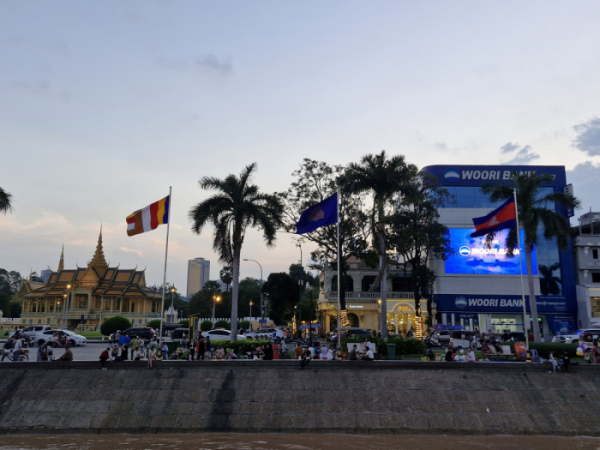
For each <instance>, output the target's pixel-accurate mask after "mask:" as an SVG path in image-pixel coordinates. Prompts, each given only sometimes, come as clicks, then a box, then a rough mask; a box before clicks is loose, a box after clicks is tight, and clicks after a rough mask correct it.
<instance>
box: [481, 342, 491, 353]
mask: <svg viewBox="0 0 600 450" xmlns="http://www.w3.org/2000/svg"><path fill="white" fill-rule="evenodd" d="M481 353H483V354H484V355H491V354H493V352H492V349H490V347H489V345H487V342H483V343H482V344H481Z"/></svg>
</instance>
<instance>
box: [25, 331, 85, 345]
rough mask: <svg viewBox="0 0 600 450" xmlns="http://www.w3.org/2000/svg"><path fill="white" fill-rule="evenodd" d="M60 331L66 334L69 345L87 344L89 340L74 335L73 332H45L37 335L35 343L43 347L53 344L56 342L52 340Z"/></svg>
mask: <svg viewBox="0 0 600 450" xmlns="http://www.w3.org/2000/svg"><path fill="white" fill-rule="evenodd" d="M58 331H62V332H63V333H65V334H66V335H67V336H68V338H69V343H70V344H71V345H72V346H75V345H85V344H87V339H86V338H85V337H83V336H81V335H80V334H77V333H73V332H72V331H67V330H45V331H40V332H38V334H36V335H35V336H34V343H35V345H42V344H46V343H48V342H52V341H53V340H54V339H52V337H53V336H54V333H56V332H58Z"/></svg>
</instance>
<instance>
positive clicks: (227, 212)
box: [189, 163, 283, 341]
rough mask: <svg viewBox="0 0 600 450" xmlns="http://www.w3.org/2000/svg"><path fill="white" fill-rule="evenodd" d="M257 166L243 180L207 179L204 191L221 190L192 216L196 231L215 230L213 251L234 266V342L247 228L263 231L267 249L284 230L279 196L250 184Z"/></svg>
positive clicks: (203, 182)
mask: <svg viewBox="0 0 600 450" xmlns="http://www.w3.org/2000/svg"><path fill="white" fill-rule="evenodd" d="M255 169H256V163H252V164H250V165H249V166H246V167H245V168H244V170H242V173H241V174H240V176H239V177H237V176H235V175H231V174H230V175H228V176H227V177H226V178H224V179H219V178H215V177H203V178H202V179H201V180H200V182H199V184H200V187H201V188H202V189H211V190H216V191H218V192H217V193H216V194H215V195H213V196H212V197H210V198H207V199H206V200H204V201H202V202H200V203H198V204H197V205H196V206H194V207H193V208H192V209H191V210H190V213H189V217H190V219H192V221H193V222H194V225H193V226H192V231H193V232H194V233H196V234H200V232H201V231H202V228H203V227H204V225H206V224H207V223H209V222H210V223H212V225H213V226H214V227H215V235H214V240H213V249H214V250H215V251H216V252H217V253H218V254H219V259H220V260H221V261H222V262H223V263H225V264H227V265H230V264H231V265H233V280H232V298H231V330H232V337H231V339H232V340H234V341H235V340H236V330H237V319H238V294H239V280H240V255H241V251H242V244H243V243H244V237H245V235H246V229H247V228H248V227H251V228H254V227H256V228H259V229H260V230H262V232H263V237H264V240H265V243H266V244H267V247H272V246H273V244H274V242H275V233H276V231H277V228H279V227H282V226H283V223H282V220H281V219H282V215H283V205H282V203H281V201H280V200H279V198H278V197H276V196H275V195H270V194H262V193H260V192H259V190H258V187H257V186H255V185H253V184H250V178H251V176H252V173H253V172H254V171H255Z"/></svg>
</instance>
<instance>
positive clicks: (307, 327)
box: [300, 324, 321, 330]
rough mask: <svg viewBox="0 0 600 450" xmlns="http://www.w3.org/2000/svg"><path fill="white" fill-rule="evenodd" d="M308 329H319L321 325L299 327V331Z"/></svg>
mask: <svg viewBox="0 0 600 450" xmlns="http://www.w3.org/2000/svg"><path fill="white" fill-rule="evenodd" d="M309 328H321V325H319V324H316V325H300V329H301V330H308V329H309Z"/></svg>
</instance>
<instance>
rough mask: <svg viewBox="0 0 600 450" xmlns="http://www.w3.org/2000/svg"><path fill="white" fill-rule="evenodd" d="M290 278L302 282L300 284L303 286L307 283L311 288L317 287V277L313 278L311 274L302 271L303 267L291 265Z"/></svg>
mask: <svg viewBox="0 0 600 450" xmlns="http://www.w3.org/2000/svg"><path fill="white" fill-rule="evenodd" d="M289 273H290V276H291V277H292V278H293V279H294V280H296V282H297V280H302V282H303V283H302V284H303V285H305V284H306V282H308V284H309V285H311V286H312V287H318V286H319V280H318V278H317V277H315V276H313V274H311V273H309V272H307V271H306V270H304V266H303V265H301V264H292V265H290V269H289Z"/></svg>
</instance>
